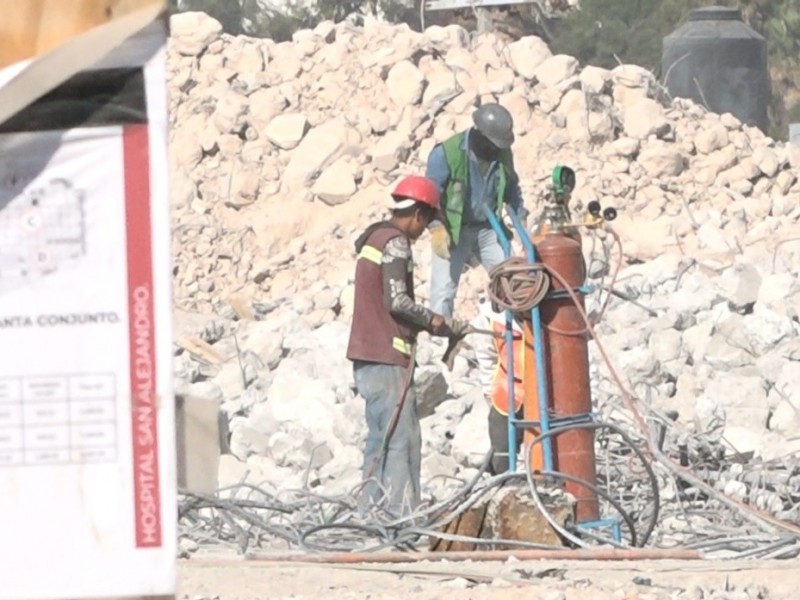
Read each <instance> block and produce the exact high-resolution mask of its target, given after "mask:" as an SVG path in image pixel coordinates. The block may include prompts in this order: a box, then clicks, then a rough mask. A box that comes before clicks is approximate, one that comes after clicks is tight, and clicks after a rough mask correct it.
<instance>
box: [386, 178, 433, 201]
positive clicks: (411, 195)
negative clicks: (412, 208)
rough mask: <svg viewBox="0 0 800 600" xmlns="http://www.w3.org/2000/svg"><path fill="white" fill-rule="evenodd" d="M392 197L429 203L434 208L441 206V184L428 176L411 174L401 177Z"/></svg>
mask: <svg viewBox="0 0 800 600" xmlns="http://www.w3.org/2000/svg"><path fill="white" fill-rule="evenodd" d="M392 198H394V199H395V200H404V199H409V200H414V201H415V202H422V203H423V204H427V205H428V206H430V207H432V208H439V186H437V185H436V183H435V182H434V181H433V180H431V179H428V178H427V177H420V176H419V175H409V176H408V177H404V178H403V179H401V180H400V182H399V183H398V184H397V187H395V188H394V191H393V192H392Z"/></svg>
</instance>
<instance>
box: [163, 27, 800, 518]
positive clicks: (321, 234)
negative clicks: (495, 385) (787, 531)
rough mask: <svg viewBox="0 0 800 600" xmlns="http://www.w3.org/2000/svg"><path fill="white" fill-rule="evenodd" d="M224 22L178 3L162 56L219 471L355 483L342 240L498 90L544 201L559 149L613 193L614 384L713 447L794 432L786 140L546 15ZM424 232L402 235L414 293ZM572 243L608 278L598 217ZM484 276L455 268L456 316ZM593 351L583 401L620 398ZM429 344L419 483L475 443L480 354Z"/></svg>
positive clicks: (466, 308)
mask: <svg viewBox="0 0 800 600" xmlns="http://www.w3.org/2000/svg"><path fill="white" fill-rule="evenodd" d="M220 31H221V28H220V27H219V26H218V24H217V23H216V22H215V21H213V19H211V18H210V17H207V16H205V15H203V14H201V13H183V14H179V15H175V16H173V17H172V39H171V44H170V63H169V64H170V91H171V97H170V114H171V119H172V130H171V139H170V141H171V161H172V164H171V168H172V172H173V173H174V177H173V181H172V186H173V218H174V227H175V229H174V236H173V244H174V248H173V256H174V288H175V298H176V335H184V334H185V335H190V336H195V338H197V339H199V340H200V342H201V344H200V345H201V346H204V347H206V348H207V349H208V350H209V351H210V352H211V353H210V354H209V353H202V355H201V353H198V352H197V351H189V350H186V349H184V348H183V347H177V348H176V356H175V369H176V377H177V380H176V383H177V387H178V391H179V392H180V393H181V394H185V395H187V396H192V397H203V398H209V399H215V400H219V401H221V406H222V409H223V410H224V411H225V413H226V415H227V417H228V423H229V425H228V427H229V449H228V450H229V453H226V454H225V455H224V456H222V460H221V462H220V485H222V486H224V485H229V484H232V483H237V482H239V481H241V480H242V478H243V477H246V478H247V480H248V481H250V482H253V483H260V482H270V483H271V484H272V485H275V486H278V487H281V488H294V487H298V486H302V485H304V484H308V485H311V486H313V487H314V488H315V489H318V490H320V491H321V492H326V491H331V492H332V491H341V490H346V489H351V488H352V487H354V486H355V485H356V484H357V483H358V482H359V479H360V472H359V471H360V466H361V465H360V460H361V459H360V451H361V443H362V440H363V437H364V433H365V431H364V425H363V403H362V401H361V399H360V398H358V397H357V396H356V395H355V394H354V391H353V388H352V375H351V369H350V364H349V363H348V361H347V360H346V359H345V358H344V348H345V345H346V341H347V335H348V327H349V319H350V315H351V311H352V281H353V269H354V259H355V256H354V249H353V241H354V239H355V237H356V236H357V234H358V233H359V232H360V231H361V230H362V229H363V227H364V226H366V225H367V224H369V223H370V222H371V221H373V220H378V219H379V218H380V217H381V216H382V215H383V214H384V212H385V207H386V203H387V197H388V194H387V191H388V189H389V187H390V186H391V185H392V183H393V182H394V181H396V180H397V179H398V178H399V177H400V176H401V175H404V174H408V173H419V172H423V171H424V165H425V159H426V157H427V155H428V153H429V151H430V150H431V148H432V146H433V144H434V143H435V142H438V141H441V140H444V139H445V138H446V137H448V136H449V135H451V134H452V133H454V132H456V131H459V130H460V129H462V128H465V127H466V126H468V125H469V124H470V116H471V112H472V110H473V108H474V107H475V106H476V105H477V104H478V103H480V102H487V101H495V100H496V101H499V102H500V103H502V104H504V105H506V106H508V107H509V109H511V110H512V112H513V114H514V115H515V119H516V129H517V141H516V143H515V146H514V148H515V163H516V166H517V169H518V171H519V173H520V175H521V179H522V187H523V193H524V195H525V201H526V203H527V205H528V207H529V208H530V209H531V211H532V213H533V214H534V215H535V214H536V209H537V206H538V203H539V199H540V198H541V197H542V195H543V191H544V189H545V186H546V184H547V181H548V178H549V175H550V171H551V169H552V167H553V166H555V165H556V164H566V165H570V166H571V167H573V168H574V169H575V171H576V173H577V177H578V187H577V190H576V193H575V197H574V203H575V204H576V205H578V206H579V207H580V206H585V205H586V204H587V203H588V202H589V201H591V200H594V199H596V200H599V201H600V203H601V205H602V206H603V207H606V206H613V207H615V208H616V209H617V210H618V211H619V217H618V219H617V220H616V221H614V223H613V227H614V228H615V229H616V230H617V231H618V232H619V234H620V235H621V237H622V240H623V247H624V264H623V266H622V269H621V271H620V273H619V276H618V278H617V280H616V282H615V283H614V286H615V288H616V289H617V290H618V291H619V292H621V293H623V294H625V295H626V296H627V297H628V298H630V299H632V300H635V301H636V303H637V304H633V303H631V302H627V301H624V300H622V299H619V298H617V297H613V298H612V299H611V300H610V302H609V305H608V309H607V311H606V312H605V314H604V315H603V316H602V320H601V321H600V322H599V324H598V325H597V333H598V336H599V337H600V339H601V340H602V342H603V344H604V345H605V347H606V348H607V350H608V352H609V354H610V357H611V359H612V361H613V364H614V366H615V368H616V369H617V370H618V372H619V373H620V375H621V377H622V379H623V380H624V381H625V382H626V384H628V385H629V386H630V387H631V389H633V390H634V391H635V393H636V394H637V395H638V396H639V397H640V398H642V401H643V402H645V403H647V404H649V406H651V407H652V408H653V409H655V410H657V411H661V412H664V413H665V414H666V413H668V412H669V411H674V413H673V416H674V417H675V419H676V423H675V427H679V428H682V429H683V430H685V431H687V432H689V433H690V434H704V435H717V438H716V439H718V440H720V441H719V443H720V445H721V447H723V448H724V449H725V452H726V453H728V454H734V453H738V454H740V455H741V454H745V453H752V455H751V456H753V457H755V458H760V459H763V460H772V459H778V458H780V457H784V456H786V455H788V454H792V453H794V454H796V453H798V452H800V435H798V433H799V432H800V414H799V413H798V411H800V370H798V361H800V337H798V332H800V316H799V315H798V311H800V304H799V303H798V302H797V298H798V297H800V279H799V278H798V275H800V241H799V239H800V181H798V173H799V172H800V171H798V169H799V168H800V148H796V147H795V148H792V147H789V146H786V145H784V144H782V143H778V142H775V141H773V140H772V139H770V138H768V137H766V136H765V135H764V134H762V133H761V132H760V131H759V130H758V129H755V128H753V127H748V126H745V125H742V123H740V122H739V121H738V120H737V119H736V118H735V117H733V116H732V115H730V114H726V115H717V114H713V113H709V112H708V111H707V110H705V109H704V108H703V107H701V106H698V105H696V104H693V103H692V102H690V101H687V100H682V99H677V100H670V99H669V98H667V97H666V96H665V95H664V93H663V91H662V89H661V88H660V87H659V85H658V82H657V81H656V80H655V79H654V77H653V76H652V74H650V73H649V72H647V71H645V70H643V69H641V68H639V67H635V66H632V65H621V66H619V67H617V68H615V69H613V70H610V71H608V70H604V69H599V68H596V67H592V66H585V65H580V64H579V63H578V61H576V60H575V59H574V58H572V57H570V56H563V55H557V56H553V55H552V54H551V52H550V50H549V49H548V48H547V46H546V44H545V43H544V42H542V40H540V39H538V38H535V37H528V38H523V39H521V40H518V41H516V42H513V43H511V44H506V43H504V42H502V41H501V40H499V39H498V38H496V37H494V35H493V34H484V35H481V36H478V37H475V36H472V35H470V34H468V33H467V32H466V31H465V30H464V29H462V28H460V27H458V26H448V27H444V28H442V27H431V28H429V29H428V30H426V31H425V32H424V33H417V32H414V31H412V30H410V29H409V28H408V27H406V26H402V25H400V26H398V25H390V24H386V23H382V22H378V21H375V20H367V21H366V23H365V24H364V26H363V27H355V26H353V25H350V24H348V23H346V22H343V23H340V24H337V25H333V24H331V23H323V24H321V25H319V26H318V27H317V28H316V29H314V30H311V31H300V32H297V33H296V34H295V35H294V39H293V40H292V41H289V42H283V43H275V42H274V41H272V40H269V39H251V38H247V37H243V36H242V37H232V36H229V35H227V34H222V33H220ZM427 241H428V240H427V238H426V237H423V239H422V240H421V241H420V243H419V244H418V245H417V247H416V251H415V252H416V253H415V260H416V264H417V270H416V277H417V283H418V286H419V287H418V289H419V291H420V294H421V295H422V296H423V297H422V300H425V296H426V295H427V292H428V276H429V264H430V249H429V245H428V243H427ZM585 247H586V254H587V259H589V260H590V264H589V270H590V273H591V275H592V278H591V280H590V283H592V284H594V285H595V286H596V288H597V289H598V290H602V288H603V286H607V285H608V284H609V283H610V276H611V273H612V272H613V270H614V267H615V265H616V264H617V260H618V257H617V249H616V248H615V247H614V245H613V244H612V240H611V238H610V237H606V238H605V239H601V240H595V241H594V242H592V241H591V238H587V242H586V244H585ZM592 248H594V251H592ZM485 281H486V279H485V275H484V274H483V273H482V271H481V270H474V271H471V272H470V273H468V275H467V276H466V277H465V279H464V284H463V286H462V289H461V290H460V292H459V299H458V301H457V312H458V313H459V314H460V315H461V316H463V317H466V318H471V317H472V316H473V315H474V314H475V313H474V310H475V307H474V298H475V295H476V290H477V289H478V288H479V287H480V286H482V285H483V284H485ZM605 294H606V292H602V291H596V292H594V293H593V294H592V295H591V296H590V297H589V299H588V303H587V307H588V308H589V309H590V311H591V312H594V313H595V314H596V313H597V312H598V311H599V310H600V307H601V306H602V304H603V302H604V301H605ZM590 347H591V352H592V374H593V385H594V389H593V393H594V398H595V401H596V402H597V405H598V406H599V407H601V409H602V410H614V407H615V405H617V406H618V404H619V400H618V398H619V395H618V392H617V390H616V388H615V385H614V384H613V382H612V380H611V377H610V373H609V371H608V369H607V367H606V366H605V365H604V364H602V361H601V359H600V356H599V354H598V353H597V351H596V347H595V346H594V344H590ZM443 351H444V344H443V342H442V341H441V340H435V339H430V338H428V337H427V336H422V340H421V344H420V348H419V350H418V361H419V365H420V370H419V376H418V380H419V382H420V384H421V388H422V391H421V398H422V402H423V404H422V410H423V414H424V415H425V416H424V418H423V420H422V424H423V440H424V457H425V458H424V462H423V471H424V472H423V477H424V479H426V480H428V479H430V478H432V477H435V476H437V475H448V476H449V475H453V474H458V475H459V476H462V477H468V476H469V474H470V473H472V472H474V469H475V468H476V467H477V466H478V464H479V463H480V460H481V458H482V456H483V454H484V453H485V451H486V450H487V448H488V437H487V434H486V432H485V422H486V420H485V419H486V411H487V407H486V404H485V401H484V399H483V397H482V394H481V391H480V389H479V387H478V376H477V371H476V367H475V362H474V361H473V360H471V357H470V353H469V352H466V353H464V354H463V355H462V356H460V357H459V358H458V359H457V360H456V363H455V368H454V370H453V372H452V373H450V372H446V371H443V369H442V366H441V362H440V361H439V359H440V357H441V354H442V353H443ZM212 357H213V358H212ZM733 478H734V477H733V476H731V478H730V479H733ZM430 485H431V487H430V488H429V491H434V492H435V491H436V490H437V489H438V488H437V487H436V486H437V485H439V484H436V483H431V484H430ZM720 485H721V486H724V485H725V482H722V483H721V484H720ZM728 491H731V490H728ZM761 502H762V504H763V503H764V502H767V500H763V499H762V501H761ZM778 504H780V503H778ZM768 508H770V507H768ZM771 509H773V510H774V512H781V510H784V507H779V506H772V507H771ZM794 517H795V518H797V515H794Z"/></svg>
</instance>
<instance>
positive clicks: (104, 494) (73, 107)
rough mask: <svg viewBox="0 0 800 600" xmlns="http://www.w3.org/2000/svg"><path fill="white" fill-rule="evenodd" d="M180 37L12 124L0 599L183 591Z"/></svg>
mask: <svg viewBox="0 0 800 600" xmlns="http://www.w3.org/2000/svg"><path fill="white" fill-rule="evenodd" d="M165 42H166V28H165V24H164V22H163V21H161V20H157V21H154V22H153V23H151V24H150V25H149V26H147V27H146V28H145V29H143V30H141V31H139V33H138V34H137V35H135V36H133V37H131V38H129V39H128V40H126V41H125V43H124V44H122V45H121V46H119V47H118V48H116V49H115V50H114V51H112V52H111V53H110V54H108V55H106V56H105V57H104V58H103V59H102V60H101V61H100V62H99V63H95V64H93V65H92V67H91V69H90V70H84V71H81V72H80V73H78V74H77V75H75V76H74V77H71V78H70V79H68V80H67V81H66V82H64V83H63V84H62V85H60V86H58V87H56V88H55V89H54V90H52V91H51V92H49V93H48V94H47V95H46V96H44V97H42V98H40V99H39V100H37V101H35V102H33V103H31V104H30V105H28V106H27V107H26V108H25V109H23V110H22V111H21V112H20V113H17V114H16V115H15V116H14V117H12V118H11V119H9V120H8V121H6V122H4V123H2V124H0V347H2V349H3V351H2V357H3V358H2V360H0V490H2V492H0V515H3V518H2V522H3V527H2V544H1V545H0V573H1V575H0V599H15V600H24V599H28V598H30V599H34V598H36V599H43V600H47V599H51V598H52V599H58V598H64V599H66V598H72V599H77V598H89V597H123V596H151V595H172V594H174V588H175V582H174V580H175V552H176V547H175V546H176V503H177V498H176V496H177V491H176V474H175V419H174V401H173V394H172V380H171V373H172V332H171V314H172V295H171V264H170V262H171V259H170V221H169V219H170V214H169V197H168V187H167V175H168V173H167V107H166V100H167V92H166V81H165ZM15 71H19V68H17V69H15ZM0 78H1V79H0V84H2V85H7V84H8V80H9V79H10V71H9V72H8V73H5V77H4V74H3V73H0Z"/></svg>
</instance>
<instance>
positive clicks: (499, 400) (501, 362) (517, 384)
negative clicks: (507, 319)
mask: <svg viewBox="0 0 800 600" xmlns="http://www.w3.org/2000/svg"><path fill="white" fill-rule="evenodd" d="M492 328H493V329H494V331H495V332H497V333H498V334H503V335H498V336H497V337H495V338H494V343H495V348H496V349H497V357H498V361H497V368H496V369H495V373H494V381H493V382H492V393H491V400H492V406H494V408H495V409H496V410H497V411H498V412H499V413H501V414H503V415H508V395H509V394H508V350H507V348H506V338H505V335H504V334H505V330H506V327H505V325H501V324H500V323H497V322H495V321H493V322H492ZM512 334H513V343H512V347H513V354H514V412H517V411H519V409H520V408H522V405H523V403H524V401H525V388H524V387H523V385H522V377H523V375H524V373H525V343H524V340H523V337H522V332H521V331H519V330H518V329H517V328H516V327H515V328H514V329H513V330H512Z"/></svg>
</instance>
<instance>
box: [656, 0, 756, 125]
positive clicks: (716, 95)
mask: <svg viewBox="0 0 800 600" xmlns="http://www.w3.org/2000/svg"><path fill="white" fill-rule="evenodd" d="M741 19H742V14H741V12H740V11H739V10H738V9H735V8H726V7H723V6H709V7H705V8H697V9H695V10H693V11H692V12H691V14H690V15H689V21H688V22H687V23H685V24H684V25H683V26H681V27H679V28H678V29H677V30H675V31H674V32H673V33H671V34H669V35H668V36H666V37H665V38H664V47H663V53H662V57H661V73H662V77H663V78H664V81H665V84H666V86H667V89H668V90H669V93H670V94H671V95H672V97H673V98H677V97H680V98H691V99H692V100H694V101H695V102H697V103H698V104H702V105H704V106H707V107H708V108H709V109H711V110H712V111H713V112H716V113H719V114H723V113H726V112H729V113H732V114H733V115H735V116H736V117H738V118H739V120H740V121H742V122H743V123H747V124H748V125H755V126H756V127H759V128H760V129H761V130H762V131H764V132H766V131H767V129H768V127H769V122H768V120H767V104H768V103H769V71H768V70H767V44H766V40H765V39H764V37H763V36H761V35H760V34H759V33H758V32H757V31H755V30H754V29H752V28H751V27H748V26H747V25H745V24H744V23H743V22H742V20H741Z"/></svg>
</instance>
